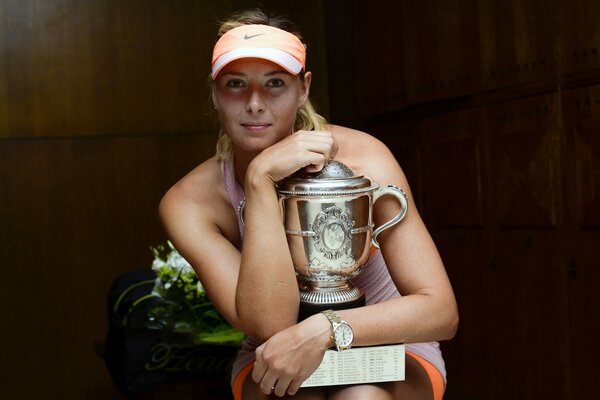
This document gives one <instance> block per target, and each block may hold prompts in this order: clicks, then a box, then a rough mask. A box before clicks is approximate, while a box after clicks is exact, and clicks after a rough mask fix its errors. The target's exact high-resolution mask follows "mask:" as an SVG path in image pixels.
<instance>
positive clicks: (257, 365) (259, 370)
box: [252, 358, 267, 383]
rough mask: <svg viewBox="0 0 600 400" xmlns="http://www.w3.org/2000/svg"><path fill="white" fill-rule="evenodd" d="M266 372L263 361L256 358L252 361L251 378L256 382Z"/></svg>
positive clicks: (260, 379) (259, 380) (261, 378)
mask: <svg viewBox="0 0 600 400" xmlns="http://www.w3.org/2000/svg"><path fill="white" fill-rule="evenodd" d="M266 373H267V366H266V365H265V363H264V362H262V361H261V359H260V358H258V359H257V360H256V361H255V362H254V368H252V380H253V381H254V382H256V383H259V382H261V381H262V380H263V378H264V376H265V374H266Z"/></svg>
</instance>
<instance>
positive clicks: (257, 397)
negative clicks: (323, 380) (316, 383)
mask: <svg viewBox="0 0 600 400" xmlns="http://www.w3.org/2000/svg"><path fill="white" fill-rule="evenodd" d="M242 393H243V394H242V396H243V400H272V399H294V400H296V399H298V400H325V399H327V392H326V388H322V387H310V388H300V390H298V393H296V394H295V395H294V396H288V395H286V396H284V397H277V396H275V395H274V394H264V393H263V392H261V390H260V386H259V385H258V384H257V383H256V382H254V381H253V380H252V378H251V377H250V375H248V377H247V378H246V380H245V381H244V386H243V391H242Z"/></svg>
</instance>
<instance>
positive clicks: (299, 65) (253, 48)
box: [211, 25, 306, 79]
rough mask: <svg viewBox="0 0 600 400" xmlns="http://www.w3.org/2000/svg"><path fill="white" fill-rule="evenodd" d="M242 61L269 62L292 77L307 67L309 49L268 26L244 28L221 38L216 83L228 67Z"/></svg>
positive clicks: (215, 52)
mask: <svg viewBox="0 0 600 400" xmlns="http://www.w3.org/2000/svg"><path fill="white" fill-rule="evenodd" d="M241 58H261V59H264V60H268V61H271V62H274V63H275V64H277V65H279V66H281V67H282V68H284V69H285V70H286V71H288V72H289V73H290V74H292V75H297V74H298V73H299V72H300V71H302V70H303V69H305V67H306V49H305V47H304V44H302V42H301V41H300V39H298V37H297V36H296V35H294V34H292V33H290V32H287V31H284V30H282V29H279V28H275V27H273V26H268V25H242V26H239V27H237V28H234V29H231V30H229V31H227V32H226V33H225V34H224V35H223V36H221V37H220V38H219V40H218V41H217V44H215V47H214V49H213V57H212V73H211V77H212V79H216V78H217V76H218V75H219V72H220V71H221V70H222V69H223V67H224V66H226V65H227V64H229V63H230V62H232V61H235V60H239V59H241Z"/></svg>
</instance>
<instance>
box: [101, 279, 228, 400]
mask: <svg viewBox="0 0 600 400" xmlns="http://www.w3.org/2000/svg"><path fill="white" fill-rule="evenodd" d="M155 278H156V274H155V273H154V271H152V270H151V269H143V270H136V271H131V272H127V273H125V274H123V275H121V276H120V277H119V278H118V279H117V280H116V281H115V282H114V283H113V285H112V287H111V289H110V292H109V296H108V320H109V328H108V334H107V338H106V346H105V350H104V361H105V363H106V366H107V368H108V370H109V371H110V374H111V376H112V379H113V381H114V383H115V385H116V386H117V388H118V389H119V391H120V392H121V393H122V394H123V395H125V396H126V397H128V398H133V397H135V396H137V395H139V394H140V393H143V392H145V391H148V390H149V389H151V388H152V387H154V386H155V385H157V384H159V383H163V382H166V381H191V380H196V381H197V380H200V379H201V380H206V379H207V378H208V379H211V380H223V381H224V382H228V381H229V376H230V374H231V365H232V363H233V361H234V359H235V355H236V353H237V350H238V349H237V348H236V347H233V346H209V345H194V344H191V343H189V342H188V341H187V340H186V337H185V336H182V335H177V334H174V333H173V332H170V331H165V330H164V329H159V328H152V326H151V324H150V323H149V322H150V321H149V318H148V312H149V311H150V310H151V309H152V308H153V307H156V306H158V305H160V304H161V303H162V299H161V298H160V297H158V296H154V295H153V294H152V289H153V287H154V279H155Z"/></svg>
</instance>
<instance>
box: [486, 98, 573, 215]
mask: <svg viewBox="0 0 600 400" xmlns="http://www.w3.org/2000/svg"><path fill="white" fill-rule="evenodd" d="M558 116H559V109H558V103H557V97H556V96H555V95H546V96H539V97H532V98H526V99H522V100H515V101H512V102H508V103H503V104H500V105H496V106H491V107H490V108H489V112H488V127H489V129H490V135H491V138H492V139H491V140H492V142H491V148H490V151H491V166H492V182H494V185H493V187H494V191H493V203H494V209H495V210H496V212H497V218H498V224H499V225H500V226H503V227H518V226H521V227H553V226H555V225H556V220H557V213H558V212H559V209H560V208H561V206H562V203H561V197H560V193H561V190H562V186H561V182H560V178H561V175H560V168H559V167H560V158H559V157H560V142H559V140H560V138H559V125H558V122H559V117H558Z"/></svg>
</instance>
